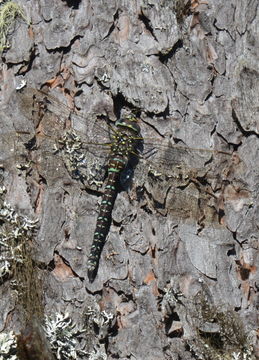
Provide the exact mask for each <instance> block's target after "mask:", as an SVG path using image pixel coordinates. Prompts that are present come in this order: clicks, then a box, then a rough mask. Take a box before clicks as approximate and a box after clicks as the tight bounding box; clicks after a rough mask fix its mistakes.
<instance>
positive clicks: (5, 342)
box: [0, 331, 18, 360]
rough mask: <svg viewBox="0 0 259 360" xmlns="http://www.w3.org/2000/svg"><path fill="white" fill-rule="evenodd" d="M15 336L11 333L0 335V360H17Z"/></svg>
mask: <svg viewBox="0 0 259 360" xmlns="http://www.w3.org/2000/svg"><path fill="white" fill-rule="evenodd" d="M17 359H18V358H17V356H16V336H15V334H14V332H13V331H10V332H3V333H0V360H17Z"/></svg>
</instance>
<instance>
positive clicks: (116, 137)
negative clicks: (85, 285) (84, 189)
mask: <svg viewBox="0 0 259 360" xmlns="http://www.w3.org/2000/svg"><path fill="white" fill-rule="evenodd" d="M113 132H114V133H113V135H112V140H113V141H112V143H111V152H110V160H109V162H108V180H107V185H106V187H105V191H104V195H103V198H102V203H101V208H100V212H99V216H98V219H97V224H96V229H95V233H94V239H93V244H92V246H91V251H90V255H89V258H88V264H87V267H88V278H89V281H90V282H93V281H94V279H95V277H96V274H97V270H98V264H99V258H100V256H101V252H102V248H103V246H104V243H105V240H106V237H107V234H108V232H109V229H110V225H111V218H112V210H113V206H114V202H115V199H116V196H117V193H118V191H119V188H120V176H121V173H122V171H123V170H124V169H125V168H126V166H127V164H128V163H131V161H132V160H133V158H134V157H136V156H137V154H138V147H139V145H140V143H141V142H142V140H143V139H142V137H141V136H140V127H139V126H138V124H137V120H136V118H134V117H131V118H127V119H123V120H121V121H119V122H118V124H117V129H116V130H113Z"/></svg>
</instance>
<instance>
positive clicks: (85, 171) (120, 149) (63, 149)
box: [5, 88, 234, 282]
mask: <svg viewBox="0 0 259 360" xmlns="http://www.w3.org/2000/svg"><path fill="white" fill-rule="evenodd" d="M15 102H16V103H17V104H18V109H19V111H21V116H20V118H19V122H18V123H16V124H15V127H16V134H18V137H20V138H21V139H22V140H21V141H15V143H16V149H15V150H14V152H15V153H18V152H22V151H21V150H20V149H17V147H18V145H19V147H20V146H23V147H25V148H26V150H27V151H28V152H30V154H33V155H34V158H32V160H31V162H32V163H37V156H38V155H39V156H40V157H41V158H43V159H44V161H43V162H42V166H41V176H42V177H43V178H46V179H47V180H46V179H45V180H44V181H47V182H48V184H49V185H51V182H52V181H53V182H55V172H56V171H57V169H58V166H55V161H54V167H51V164H50V163H49V162H48V160H49V159H53V156H55V157H56V159H57V163H58V161H60V159H61V161H63V162H64V163H65V166H66V170H67V172H68V173H69V174H70V176H71V178H73V179H75V180H76V181H79V182H80V183H81V184H83V185H84V186H85V187H86V188H94V189H95V190H96V189H99V187H100V186H101V184H102V182H103V180H104V178H105V176H106V177H107V178H108V180H107V182H106V186H105V189H104V194H103V200H102V203H101V207H100V212H99V215H98V219H97V225H96V231H95V233H94V235H93V238H94V239H93V244H92V247H91V250H90V254H89V259H88V266H87V267H88V278H89V281H90V282H93V281H94V279H95V277H96V275H97V271H98V266H99V258H100V255H101V251H102V248H103V246H104V244H105V241H106V237H107V235H108V232H109V227H110V224H111V219H112V210H113V207H114V204H115V199H116V196H117V193H118V192H119V191H121V190H123V189H129V188H130V187H134V186H135V189H136V194H137V197H140V198H141V197H143V196H144V193H145V194H148V196H147V197H148V201H147V204H146V205H145V206H146V207H147V208H149V209H147V210H150V208H151V211H153V209H155V210H157V211H158V212H160V214H162V215H165V214H172V215H173V216H176V217H179V218H190V217H197V216H199V219H197V221H200V223H201V224H202V223H204V221H205V220H206V219H205V218H206V216H207V215H206V216H205V214H204V213H205V211H204V212H203V214H200V211H199V207H202V206H200V204H201V203H202V202H204V204H205V205H204V206H207V208H213V209H214V210H215V209H217V205H216V202H217V199H218V191H219V189H220V188H221V187H222V181H224V179H223V180H222V178H223V177H224V174H226V175H225V177H226V178H227V177H229V176H230V174H231V172H233V168H234V165H233V163H232V160H231V159H232V157H231V156H232V153H231V152H230V151H229V150H228V149H225V148H223V149H222V150H214V149H194V148H188V147H187V146H186V145H185V144H183V145H181V146H179V144H174V143H173V141H172V140H173V139H172V136H170V135H167V134H165V135H161V134H160V133H159V131H157V130H156V129H155V128H154V126H152V125H150V124H149V123H148V122H147V121H142V120H140V119H138V118H139V116H136V115H132V110H131V109H127V110H128V113H127V111H126V112H125V113H126V115H123V116H122V117H121V118H120V119H119V120H117V122H116V123H114V122H112V121H109V119H107V116H105V114H104V113H103V112H101V113H99V114H98V113H96V114H94V115H92V114H88V116H85V114H84V113H83V111H75V109H71V106H69V105H67V104H65V103H64V101H63V100H62V101H61V100H60V99H58V96H53V95H50V94H49V93H46V92H44V91H40V90H36V89H32V88H25V89H23V90H22V91H21V92H20V93H17V94H15ZM25 118H26V119H29V122H27V121H26V120H25ZM24 124H26V126H25V128H24V127H23V125H24ZM10 139H13V135H11V136H10ZM10 139H9V137H8V136H6V137H5V142H10ZM53 154H54V155H53ZM27 160H28V159H27V158H26V161H27ZM20 166H21V168H22V169H26V167H27V168H28V169H30V164H29V165H28V163H27V164H26V163H25V164H24V165H20ZM28 171H29V170H28ZM107 174H108V175H107ZM143 189H144V190H143ZM183 190H185V191H183ZM192 192H194V193H196V198H197V197H198V198H199V201H198V202H197V201H196V202H194V203H193V204H192V201H191V200H190V199H191V196H190V195H191V193H192ZM150 194H152V196H150ZM180 194H181V195H180ZM183 194H184V196H185V198H183ZM183 203H184V205H185V206H183ZM197 204H199V205H197ZM206 212H207V211H206ZM216 213H218V211H216ZM198 214H199V215H198ZM207 217H208V216H207ZM212 217H213V218H214V217H215V211H214V214H213V215H212ZM202 226H204V225H202Z"/></svg>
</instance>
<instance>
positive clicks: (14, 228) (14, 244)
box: [0, 187, 38, 282]
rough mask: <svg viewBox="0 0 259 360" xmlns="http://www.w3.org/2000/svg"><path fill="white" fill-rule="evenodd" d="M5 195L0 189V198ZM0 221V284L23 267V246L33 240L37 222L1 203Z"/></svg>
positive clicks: (2, 189) (3, 190) (4, 191)
mask: <svg viewBox="0 0 259 360" xmlns="http://www.w3.org/2000/svg"><path fill="white" fill-rule="evenodd" d="M5 193H6V189H5V188H4V187H1V189H0V195H1V198H3V197H4V195H5ZM0 221H1V229H0V250H1V253H0V282H3V281H4V280H5V279H6V278H8V277H10V276H11V275H12V274H13V271H14V268H15V267H16V266H18V264H20V265H24V263H25V257H24V246H25V243H26V242H27V241H29V240H30V239H32V238H33V236H34V233H35V230H36V224H37V222H38V220H30V219H29V218H27V217H26V216H22V215H19V214H18V213H17V212H16V211H15V209H14V208H13V207H12V206H11V205H10V204H8V203H7V202H5V201H1V203H0Z"/></svg>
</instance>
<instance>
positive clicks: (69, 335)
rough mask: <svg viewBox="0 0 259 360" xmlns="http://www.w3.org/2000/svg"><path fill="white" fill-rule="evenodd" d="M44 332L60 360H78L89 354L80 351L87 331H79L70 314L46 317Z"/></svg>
mask: <svg viewBox="0 0 259 360" xmlns="http://www.w3.org/2000/svg"><path fill="white" fill-rule="evenodd" d="M44 331H45V334H46V336H47V339H48V340H49V343H50V346H51V350H52V352H53V353H54V354H55V356H56V358H57V359H58V360H72V359H75V360H76V359H78V358H81V357H82V356H83V355H86V354H87V353H86V352H85V351H84V350H82V349H78V347H79V342H80V338H81V337H82V333H84V332H85V330H84V329H79V328H78V326H77V324H75V323H74V322H73V320H72V319H71V317H70V316H69V314H68V313H65V314H62V313H56V314H55V316H46V317H45V325H44Z"/></svg>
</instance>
